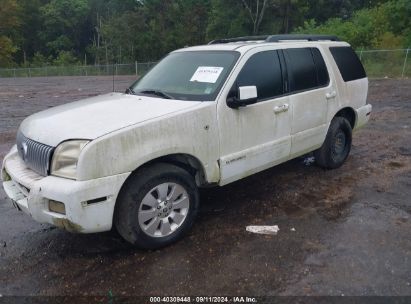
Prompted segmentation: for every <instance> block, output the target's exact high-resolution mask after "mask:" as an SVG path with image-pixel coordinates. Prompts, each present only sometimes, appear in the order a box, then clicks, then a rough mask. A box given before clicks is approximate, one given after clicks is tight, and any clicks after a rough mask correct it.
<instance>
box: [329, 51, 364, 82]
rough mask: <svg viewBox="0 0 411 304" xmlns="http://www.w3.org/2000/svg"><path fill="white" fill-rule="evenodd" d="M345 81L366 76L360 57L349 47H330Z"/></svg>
mask: <svg viewBox="0 0 411 304" xmlns="http://www.w3.org/2000/svg"><path fill="white" fill-rule="evenodd" d="M330 51H331V54H332V55H333V57H334V60H335V62H336V63H337V66H338V69H339V70H340V73H341V76H342V78H343V79H344V81H345V82H347V81H352V80H357V79H361V78H365V77H367V75H366V74H365V70H364V67H363V66H362V64H361V61H360V59H359V58H358V56H357V54H355V52H354V50H353V49H352V48H351V47H330Z"/></svg>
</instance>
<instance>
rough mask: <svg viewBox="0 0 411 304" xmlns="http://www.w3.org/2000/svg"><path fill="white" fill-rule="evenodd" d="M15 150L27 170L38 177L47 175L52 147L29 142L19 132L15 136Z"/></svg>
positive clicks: (28, 139) (32, 141)
mask: <svg viewBox="0 0 411 304" xmlns="http://www.w3.org/2000/svg"><path fill="white" fill-rule="evenodd" d="M17 150H18V152H19V155H20V157H21V159H22V160H23V161H24V163H25V164H26V166H27V167H28V168H30V169H31V170H33V171H35V172H37V173H38V174H40V175H43V176H47V175H48V173H49V166H50V158H51V155H52V153H53V150H54V148H53V147H50V146H48V145H45V144H41V143H39V142H36V141H34V140H31V139H30V138H27V137H25V136H24V135H23V133H21V132H19V133H18V134H17Z"/></svg>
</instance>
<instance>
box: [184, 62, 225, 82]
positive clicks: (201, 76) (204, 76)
mask: <svg viewBox="0 0 411 304" xmlns="http://www.w3.org/2000/svg"><path fill="white" fill-rule="evenodd" d="M223 70H224V68H221V67H206V66H201V67H198V69H197V71H195V73H194V75H193V77H191V79H190V81H198V82H206V83H216V81H217V79H218V77H219V76H220V74H221V72H222V71H223Z"/></svg>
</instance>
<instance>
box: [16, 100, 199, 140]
mask: <svg viewBox="0 0 411 304" xmlns="http://www.w3.org/2000/svg"><path fill="white" fill-rule="evenodd" d="M199 104H200V103H199V102H192V101H181V100H170V99H160V98H152V97H146V96H137V95H127V94H121V93H110V94H106V95H101V96H96V97H92V98H87V99H84V100H80V101H77V102H73V103H68V104H65V105H62V106H57V107H54V108H51V109H48V110H45V111H42V112H39V113H37V114H34V115H31V116H29V117H28V118H26V119H25V120H24V121H23V122H22V124H21V126H20V131H21V132H22V133H23V134H24V135H25V136H26V137H28V138H30V139H32V140H34V141H37V142H40V143H43V144H46V145H49V146H53V147H55V146H57V145H58V144H59V143H61V142H62V141H65V140H68V139H90V140H93V139H95V138H97V137H100V136H103V135H105V134H107V133H110V132H113V131H115V130H118V129H121V128H125V127H128V126H131V125H134V124H138V123H141V122H144V121H147V120H150V119H154V118H157V117H160V116H163V115H167V114H171V113H174V112H178V111H181V110H184V109H188V108H191V107H196V106H198V105H199Z"/></svg>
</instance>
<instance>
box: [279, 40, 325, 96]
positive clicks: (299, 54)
mask: <svg viewBox="0 0 411 304" xmlns="http://www.w3.org/2000/svg"><path fill="white" fill-rule="evenodd" d="M284 54H285V60H286V63H287V67H288V73H289V76H290V90H291V92H296V91H304V90H308V89H311V88H315V87H317V70H316V68H315V65H314V59H313V56H312V54H311V50H310V48H299V49H286V50H284Z"/></svg>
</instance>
